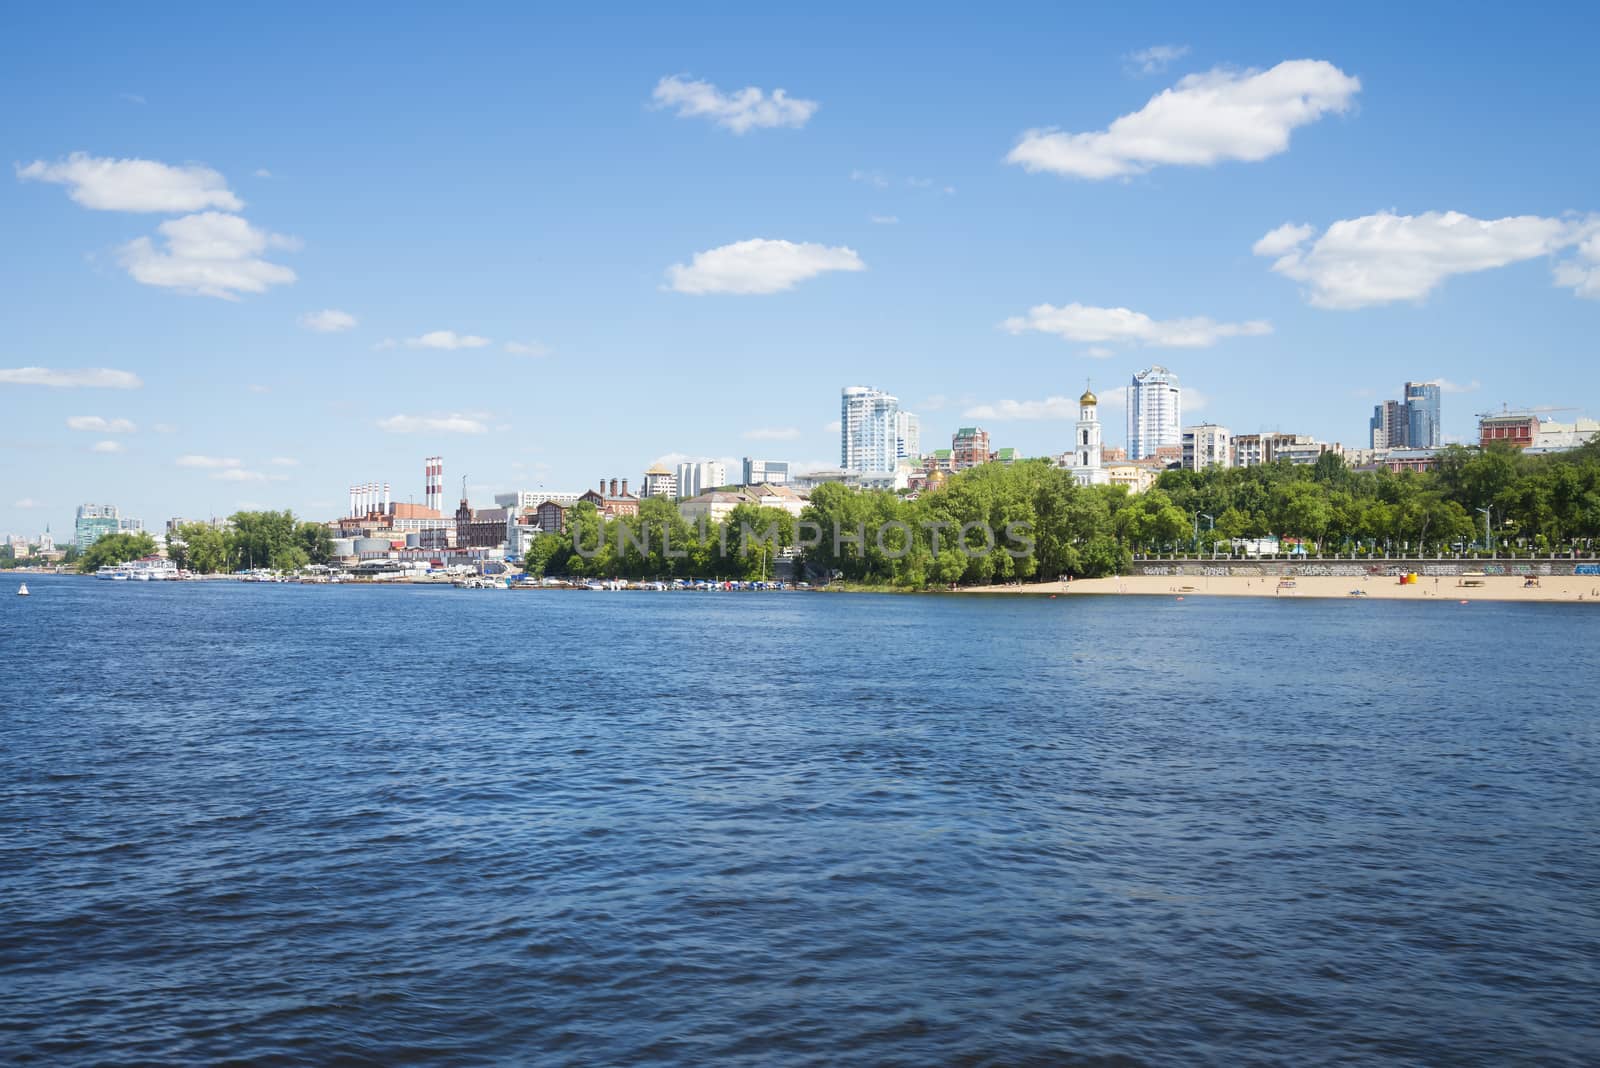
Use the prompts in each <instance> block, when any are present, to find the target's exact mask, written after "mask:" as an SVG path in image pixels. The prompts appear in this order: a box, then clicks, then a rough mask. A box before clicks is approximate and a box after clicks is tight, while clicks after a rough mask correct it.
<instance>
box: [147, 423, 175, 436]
mask: <svg viewBox="0 0 1600 1068" xmlns="http://www.w3.org/2000/svg"><path fill="white" fill-rule="evenodd" d="M150 429H151V430H154V431H155V432H156V433H157V434H176V433H177V432H178V428H177V427H175V426H173V425H172V424H171V423H157V424H155V425H154V426H152V427H151V428H150Z"/></svg>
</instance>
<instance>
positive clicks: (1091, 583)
mask: <svg viewBox="0 0 1600 1068" xmlns="http://www.w3.org/2000/svg"><path fill="white" fill-rule="evenodd" d="M1469 583H1470V584H1471V585H1469ZM962 592H963V593H1025V594H1034V595H1043V594H1051V595H1057V596H1060V595H1066V594H1072V595H1089V594H1129V595H1143V596H1162V597H1346V598H1349V597H1358V598H1372V599H1375V600H1376V599H1380V598H1381V599H1384V600H1402V601H1433V600H1438V601H1456V602H1459V601H1546V602H1554V601H1558V602H1563V603H1579V602H1582V603H1584V604H1600V578H1597V577H1595V576H1593V575H1576V576H1572V575H1568V576H1541V577H1540V578H1539V584H1538V585H1537V586H1528V585H1525V580H1524V579H1523V577H1522V576H1520V575H1490V576H1484V577H1477V576H1472V577H1466V578H1458V577H1456V576H1454V575H1450V576H1440V577H1437V578H1435V577H1426V576H1425V577H1422V578H1419V579H1418V580H1417V582H1416V584H1415V585H1412V584H1406V585H1401V584H1400V581H1399V579H1397V578H1395V577H1394V576H1379V575H1372V576H1366V577H1361V578H1341V577H1337V576H1334V577H1320V576H1319V577H1311V578H1294V579H1283V580H1280V579H1278V578H1275V577H1273V576H1264V577H1257V578H1244V577H1226V578H1225V577H1221V576H1209V577H1205V576H1198V575H1195V576H1187V575H1182V576H1174V575H1122V576H1119V577H1115V578H1099V579H1075V580H1073V581H1071V582H1065V583H1063V582H1037V583H1030V584H1026V585H1022V586H973V587H970V588H968V589H965V590H963V591H962Z"/></svg>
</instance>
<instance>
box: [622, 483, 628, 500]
mask: <svg viewBox="0 0 1600 1068" xmlns="http://www.w3.org/2000/svg"><path fill="white" fill-rule="evenodd" d="M622 495H623V496H624V497H626V496H627V495H628V480H627V479H623V480H622Z"/></svg>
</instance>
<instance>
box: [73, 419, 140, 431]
mask: <svg viewBox="0 0 1600 1068" xmlns="http://www.w3.org/2000/svg"><path fill="white" fill-rule="evenodd" d="M67 426H68V427H70V428H72V429H73V430H88V431H92V432H94V433H96V434H132V433H133V432H134V431H136V430H138V429H139V428H138V427H137V426H136V425H134V422H133V420H131V419H107V418H105V417H104V416H99V415H73V416H68V417H67Z"/></svg>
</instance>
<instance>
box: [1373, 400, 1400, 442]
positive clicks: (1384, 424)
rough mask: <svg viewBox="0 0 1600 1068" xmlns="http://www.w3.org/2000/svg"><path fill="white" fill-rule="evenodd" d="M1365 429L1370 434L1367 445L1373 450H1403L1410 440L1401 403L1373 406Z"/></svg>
mask: <svg viewBox="0 0 1600 1068" xmlns="http://www.w3.org/2000/svg"><path fill="white" fill-rule="evenodd" d="M1367 427H1368V429H1369V430H1370V432H1371V437H1370V439H1369V441H1368V444H1369V446H1370V447H1371V448H1374V449H1403V448H1405V447H1406V443H1407V442H1408V441H1409V440H1410V437H1409V434H1408V430H1409V419H1408V418H1407V416H1406V406H1405V403H1404V402H1403V401H1392V400H1391V401H1384V402H1383V403H1382V404H1376V405H1373V408H1372V418H1371V420H1369V421H1368V423H1367Z"/></svg>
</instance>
